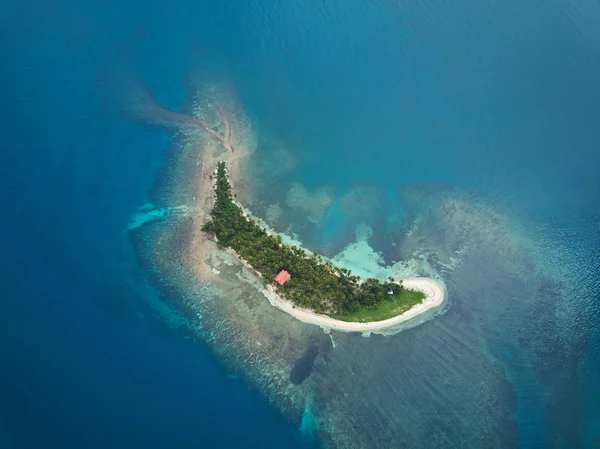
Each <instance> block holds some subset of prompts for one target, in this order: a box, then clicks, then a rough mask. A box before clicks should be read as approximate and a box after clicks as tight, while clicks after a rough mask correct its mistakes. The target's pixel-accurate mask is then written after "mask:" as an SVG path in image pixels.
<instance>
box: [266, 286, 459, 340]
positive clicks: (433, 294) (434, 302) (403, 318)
mask: <svg viewBox="0 0 600 449" xmlns="http://www.w3.org/2000/svg"><path fill="white" fill-rule="evenodd" d="M402 285H403V286H404V288H407V289H409V290H419V291H422V292H423V293H425V299H424V300H423V302H422V303H420V304H417V305H416V306H414V307H412V308H410V309H409V310H407V311H406V312H404V313H401V314H400V315H397V316H395V317H393V318H388V319H387V320H381V321H368V322H366V323H358V322H350V321H342V320H336V319H335V318H331V317H330V316H327V315H322V314H318V313H315V312H313V311H311V310H309V309H303V308H301V307H297V306H295V305H294V304H293V303H292V302H290V301H287V300H285V299H283V298H282V297H281V296H279V295H278V294H277V292H276V291H275V289H274V288H273V286H271V285H269V286H267V288H266V289H264V291H263V294H265V296H266V297H267V299H268V300H269V302H270V303H271V305H272V306H273V307H276V308H277V309H279V310H281V311H282V312H285V313H287V314H289V315H292V316H293V317H294V318H296V319H297V320H300V321H302V322H303V323H307V324H314V325H316V326H319V327H321V328H322V329H324V330H326V331H327V330H336V331H339V332H363V333H364V332H368V333H371V332H375V333H378V332H377V331H381V330H384V329H389V328H393V327H396V326H399V325H401V324H404V323H406V322H408V321H410V320H412V319H414V318H416V317H418V316H421V315H423V314H424V313H425V312H427V311H434V309H436V310H441V308H442V306H443V305H444V304H445V303H446V301H447V299H448V292H447V291H446V286H445V285H444V283H442V282H441V281H438V280H436V279H432V278H409V279H402Z"/></svg>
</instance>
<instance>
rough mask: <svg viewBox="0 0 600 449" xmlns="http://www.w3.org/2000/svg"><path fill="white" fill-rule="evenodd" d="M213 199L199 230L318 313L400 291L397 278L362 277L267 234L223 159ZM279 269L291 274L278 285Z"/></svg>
mask: <svg viewBox="0 0 600 449" xmlns="http://www.w3.org/2000/svg"><path fill="white" fill-rule="evenodd" d="M215 194H216V201H215V205H214V207H213V210H212V212H211V220H210V221H209V222H207V223H206V224H204V226H203V227H202V230H203V231H205V232H207V233H210V234H213V235H215V236H216V238H217V244H218V245H219V247H229V248H232V249H233V250H235V251H236V252H237V254H238V255H239V256H240V257H242V258H243V259H244V260H246V261H247V262H248V263H250V265H252V267H253V268H254V269H256V270H257V271H259V272H260V273H261V274H262V279H263V282H264V283H265V284H273V285H275V287H276V288H277V292H278V293H279V294H280V295H281V296H282V297H284V298H286V299H288V300H290V301H292V302H293V303H294V304H296V305H298V306H301V307H308V308H311V309H313V310H314V311H316V312H319V313H329V314H343V313H345V312H351V311H355V310H357V309H358V308H359V307H360V306H365V307H368V308H376V307H377V305H378V304H379V303H380V302H381V301H384V300H389V299H390V298H392V295H390V294H389V292H390V291H391V292H393V293H394V295H396V294H399V293H401V292H402V286H401V285H399V284H398V283H395V282H392V279H390V282H381V281H379V280H377V279H367V280H365V281H364V282H360V279H359V278H358V277H357V276H353V275H352V273H351V272H350V270H347V269H344V268H337V267H335V266H334V265H333V264H332V263H331V262H329V261H324V260H323V259H322V258H321V257H320V256H319V255H316V254H309V253H307V252H305V251H304V250H302V249H300V248H296V247H294V246H287V245H284V244H283V242H282V240H281V236H279V235H271V234H269V233H267V231H266V230H265V229H264V228H262V227H261V226H260V225H259V224H258V223H257V222H256V221H255V220H253V219H252V218H250V217H247V216H246V215H244V213H243V211H242V209H241V208H240V207H239V206H238V205H237V204H236V203H235V202H234V201H233V194H232V190H231V185H230V184H229V179H228V176H227V171H226V167H225V163H224V162H220V163H219V164H218V166H217V178H216V188H215ZM281 270H286V271H288V272H289V273H290V275H291V278H290V280H289V281H288V282H286V283H285V284H284V285H282V286H280V285H279V284H277V283H275V282H274V279H275V277H276V276H277V274H278V273H279V272H280V271H281Z"/></svg>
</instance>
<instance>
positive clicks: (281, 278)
mask: <svg viewBox="0 0 600 449" xmlns="http://www.w3.org/2000/svg"><path fill="white" fill-rule="evenodd" d="M290 277H291V276H290V273H288V272H287V271H285V270H281V271H280V272H279V274H278V275H277V276H276V277H275V282H278V283H279V285H283V284H285V283H286V282H287V281H289V280H290Z"/></svg>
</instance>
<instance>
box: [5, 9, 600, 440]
mask: <svg viewBox="0 0 600 449" xmlns="http://www.w3.org/2000/svg"><path fill="white" fill-rule="evenodd" d="M0 58H1V60H2V70H0V123H1V124H0V139H1V142H2V150H1V153H0V154H1V158H2V159H1V163H0V207H1V211H2V214H1V215H0V219H1V221H0V226H1V228H0V229H1V230H2V234H1V235H2V242H3V250H2V257H1V258H0V268H1V270H0V273H1V274H2V281H3V282H2V287H3V291H2V295H1V298H2V302H1V306H2V308H1V309H0V447H2V448H4V447H6V448H11V449H12V448H15V449H19V448H36V449H37V448H55V447H60V448H96V447H97V448H100V447H102V448H104V447H128V448H130V447H146V448H159V447H160V448H162V447H182V448H187V447H203V448H204V447H248V448H254V447H256V448H279V447H286V448H288V447H290V448H291V447H313V446H319V445H325V444H328V445H330V446H331V447H344V446H347V447H350V446H352V445H353V444H354V445H356V447H385V448H388V447H389V448H392V447H524V448H529V447H534V448H535V447H540V448H547V447H556V448H563V447H564V448H597V447H600V375H598V373H600V181H599V179H600V5H599V4H598V2H596V1H592V0H579V1H573V0H568V1H567V0H553V1H549V2H548V1H546V2H541V1H531V2H522V1H514V0H509V1H505V2H493V1H491V0H482V1H479V2H475V3H474V2H466V1H462V0H461V1H454V2H451V1H449V0H433V1H430V2H409V1H405V0H401V1H394V2H392V1H380V2H365V1H356V0H344V1H340V0H333V1H329V2H318V1H312V0H311V1H304V2H298V1H259V0H248V1H230V2H208V1H202V0H200V1H196V2H180V3H173V2H167V1H164V0H151V1H149V2H145V3H144V4H143V5H142V4H140V3H139V2H132V1H127V0H125V1H121V2H106V1H105V2H95V3H93V2H89V1H86V0H83V1H77V2H75V1H50V2H39V1H35V2H34V1H29V0H26V1H24V2H19V3H18V4H17V3H13V4H10V5H8V4H7V5H3V6H2V13H1V14H0ZM198 73H202V74H203V76H210V77H211V78H212V79H216V80H220V81H222V82H223V83H225V84H226V85H227V86H229V88H230V89H231V91H235V98H236V99H237V101H238V102H239V105H240V108H243V109H244V110H245V111H246V114H247V116H248V117H249V120H250V121H251V122H252V129H253V132H254V133H255V139H256V142H257V144H256V146H257V148H256V152H255V155H254V164H255V165H254V166H253V168H252V171H251V173H253V174H254V175H255V185H254V186H253V194H254V199H253V203H252V204H250V207H253V206H254V210H255V211H256V213H257V214H258V215H262V216H267V215H268V213H267V212H268V210H269V209H268V206H269V205H278V207H280V208H281V209H282V210H283V211H284V212H285V214H284V215H285V217H284V218H282V219H281V221H280V222H279V224H278V225H277V226H278V230H280V231H287V232H289V233H293V234H294V236H295V237H297V238H299V239H300V240H301V241H302V242H304V244H305V245H306V246H308V247H309V248H311V249H317V250H319V251H320V252H322V253H324V254H326V255H328V256H332V257H333V256H335V255H336V254H338V253H340V252H341V251H342V250H343V249H344V248H345V247H346V246H347V245H348V244H349V243H352V242H354V241H355V240H356V234H357V230H360V229H365V228H369V229H370V231H371V232H372V236H371V237H370V238H369V240H368V242H369V245H370V247H371V248H372V250H373V251H376V252H378V253H379V257H380V258H381V260H382V263H392V262H394V261H397V260H403V259H406V258H416V259H419V260H424V261H428V262H429V263H431V266H433V267H434V268H435V269H436V273H437V274H439V276H440V278H442V279H443V280H444V281H445V282H446V284H447V285H448V289H449V293H450V303H449V307H448V310H447V311H446V313H445V314H443V315H442V316H439V317H436V318H434V319H432V320H431V321H428V322H427V323H425V324H422V325H420V326H418V327H415V328H413V329H409V330H407V331H405V332H401V333H399V334H397V335H393V336H371V337H369V338H363V337H361V336H360V335H343V334H339V335H338V334H336V335H333V336H331V337H330V336H328V335H325V334H324V333H323V332H322V331H320V330H319V329H318V328H314V329H312V328H310V327H309V326H307V327H301V328H300V327H298V328H297V332H296V331H294V332H295V333H294V332H291V333H293V336H292V337H290V339H291V340H293V344H290V348H291V349H290V350H289V352H282V353H281V354H277V355H273V358H272V359H265V365H264V366H266V367H267V368H264V370H263V371H262V372H260V373H259V372H258V371H252V370H250V369H249V368H247V366H246V365H244V364H243V363H241V362H240V363H238V361H237V359H236V358H235V357H232V356H231V353H230V352H227V351H225V350H224V347H225V345H224V344H221V343H220V342H222V341H225V340H223V339H219V338H221V337H219V336H218V335H217V334H218V333H215V334H214V335H217V337H215V338H212V337H211V338H205V336H204V337H203V336H202V335H203V332H195V331H196V330H197V328H194V327H193V326H176V325H173V322H169V321H168V320H165V316H166V314H165V313H160V311H161V310H163V309H164V308H170V307H173V310H175V309H176V307H177V304H176V303H177V301H176V300H174V299H176V298H173V295H174V293H173V291H174V290H172V289H167V288H165V286H167V285H174V284H176V281H175V280H174V279H168V276H167V275H165V278H164V279H158V278H157V274H156V272H151V270H149V269H148V264H147V263H145V262H147V260H144V255H143V254H142V252H141V251H140V250H139V247H140V246H139V245H140V243H139V242H140V238H141V237H140V235H139V234H135V235H134V233H132V232H131V231H128V229H127V228H128V223H129V222H130V219H131V217H132V216H134V215H135V214H136V213H137V211H138V210H139V209H140V207H142V206H143V205H144V204H146V203H148V202H152V201H155V202H156V201H157V198H156V197H157V194H156V192H157V191H164V188H163V185H164V183H165V181H164V180H165V179H166V178H169V176H171V178H169V182H171V183H175V182H177V183H179V184H181V185H183V184H184V183H185V182H186V180H185V179H179V178H175V175H173V174H172V173H173V170H171V171H169V170H170V167H173V166H175V165H176V164H177V163H180V162H178V160H177V158H178V154H179V153H178V148H179V147H178V144H179V142H180V140H178V139H180V136H179V135H178V134H177V133H176V131H174V130H173V129H169V128H165V127H158V126H153V125H150V124H148V123H142V122H140V121H139V120H137V121H136V120H134V119H132V117H131V114H127V113H125V112H124V109H126V108H124V106H123V105H124V104H127V105H131V103H132V101H134V102H135V101H137V107H139V108H140V110H144V111H147V110H149V109H150V108H151V105H152V104H154V103H153V102H155V103H156V104H160V105H161V106H162V107H163V108H165V109H168V110H171V111H175V112H182V113H189V111H190V109H191V104H192V101H193V100H194V98H193V92H192V91H193V89H192V87H191V86H193V80H194V79H195V77H197V76H198V75H197V74H198ZM132 98H133V99H134V100H131V99H132ZM148 98H151V99H152V101H146V102H144V101H141V100H140V99H146V100H147V99H148ZM170 188H173V187H170ZM161 189H163V190H161ZM299 189H300V190H299ZM290 191H292V192H296V193H297V192H299V191H303V192H307V193H306V195H304V194H303V195H304V196H302V195H301V196H302V198H303V201H304V203H302V204H301V205H300V206H298V204H299V203H298V202H297V201H296V202H294V201H292V200H291V199H290V195H291V194H290V193H289V192H290ZM317 192H322V193H323V192H325V193H323V197H326V198H328V200H327V201H324V202H325V203H326V206H323V207H321V206H322V204H320V205H319V204H316V203H315V201H313V202H312V203H311V202H310V201H312V200H310V198H314V197H318V195H316V193H317ZM307 198H308V199H307ZM309 203H310V204H312V205H311V206H306V204H309ZM163 205H164V206H179V204H175V203H173V204H171V203H167V202H165V204H163ZM313 206H314V207H313ZM156 226H161V225H160V224H158V222H157V224H156ZM277 226H276V227H277ZM146 229H149V228H146ZM145 232H147V234H148V235H150V234H151V233H157V232H159V231H158V230H156V229H155V228H152V229H149V230H147V231H145ZM157 279H158V280H157ZM161 307H162V308H163V309H161ZM169 310H171V309H169ZM174 313H175V312H174ZM274 316H275V318H274V321H276V322H277V323H278V324H277V326H279V325H282V323H284V324H285V323H288V322H287V321H285V320H286V319H287V318H285V317H281V318H280V317H279V315H277V314H275V315H274ZM204 325H206V326H207V328H211V326H214V325H215V323H214V322H213V323H211V322H210V318H209V317H208V315H207V318H206V323H204ZM285 325H286V326H287V325H288V324H285ZM273 326H274V327H275V326H276V325H275V324H274V325H273ZM282 326H283V325H282ZM290 326H299V324H297V323H296V324H290ZM294 329H296V328H294ZM264 331H265V334H266V335H269V330H268V329H265V330H264ZM214 332H217V331H216V330H215V331H214ZM265 338H266V339H268V338H269V337H265ZM330 339H331V341H332V342H333V345H334V346H332V347H329V346H327V347H326V346H325V343H324V342H327V344H329V343H328V342H329V341H330ZM219 345H221V347H219ZM227 347H228V348H229V349H231V348H233V349H232V351H234V350H238V347H237V346H235V344H234V343H232V344H231V345H227ZM316 347H318V348H319V350H318V356H316V358H315V357H312V355H313V354H314V348H316ZM240 348H241V347H240ZM323 348H326V349H323ZM241 351H242V349H239V351H238V352H239V353H240V354H241V353H242V352H241ZM303 353H305V354H309V355H311V356H310V357H308V358H309V359H310V363H311V364H313V363H314V366H312V365H311V366H312V370H313V371H312V374H311V375H310V376H309V377H308V379H307V380H306V381H304V382H302V385H301V388H302V389H301V390H294V392H295V393H294V394H295V395H296V396H294V397H297V395H300V394H302V395H304V396H303V397H304V398H305V402H304V403H303V404H304V405H303V406H302V407H303V408H304V414H303V415H302V419H301V420H300V421H299V420H298V419H296V418H294V414H293V413H291V412H290V411H289V410H287V409H283V408H281V407H279V404H281V403H284V402H285V401H286V400H288V399H289V397H287V399H286V394H288V393H286V392H285V391H283V389H280V390H279V391H278V390H277V388H279V387H269V388H272V389H271V390H269V389H268V388H267V387H264V386H265V385H267V383H268V382H265V381H264V379H266V378H267V377H269V376H270V375H271V374H269V373H271V372H272V371H267V369H268V368H269V367H272V366H275V364H277V366H280V365H281V364H284V365H285V363H288V364H289V368H290V370H291V369H292V368H293V367H294V366H299V365H298V364H299V363H302V360H306V358H304V359H303V358H302V357H299V356H298V355H297V354H303ZM294 359H295V360H296V362H294ZM294 363H295V365H294ZM269 364H270V365H269ZM261 376H262V377H261ZM294 388H295V387H294ZM290 391H291V390H290ZM308 418H311V419H308ZM309 421H310V422H309ZM319 423H322V424H321V426H322V427H321V429H322V430H319V425H320V424H319Z"/></svg>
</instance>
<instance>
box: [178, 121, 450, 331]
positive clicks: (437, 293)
mask: <svg viewBox="0 0 600 449" xmlns="http://www.w3.org/2000/svg"><path fill="white" fill-rule="evenodd" d="M225 122H226V123H227V124H228V125H230V124H229V123H228V121H227V120H225ZM207 134H209V135H210V136H211V137H212V138H213V139H214V140H213V141H212V142H210V140H212V139H210V138H209V140H208V141H207V140H205V139H203V140H204V151H203V152H202V154H201V155H200V157H199V160H198V162H197V165H198V172H199V173H198V174H199V175H200V176H199V177H200V182H199V183H198V190H197V196H196V197H195V198H194V200H195V201H194V202H195V206H196V207H195V209H196V217H197V218H200V220H198V221H197V225H196V226H197V229H198V231H199V228H200V227H201V225H202V223H203V222H204V221H205V220H206V218H208V216H209V214H210V210H211V209H212V206H213V204H214V201H213V192H214V179H212V178H213V176H212V175H214V166H215V165H216V162H218V160H224V161H225V162H226V163H227V166H228V175H229V178H230V183H231V184H232V187H233V188H234V189H235V187H236V186H240V185H243V180H242V179H241V177H242V176H241V175H242V173H241V163H242V160H243V159H245V158H246V157H247V156H248V154H247V152H248V151H247V150H248V149H247V148H244V145H236V150H237V151H235V152H234V151H232V144H231V139H232V137H233V138H234V139H235V134H234V135H233V136H232V135H231V131H229V133H226V134H228V139H227V141H228V142H227V143H229V145H227V146H226V145H224V144H223V141H222V140H221V139H219V138H216V137H215V136H214V135H213V134H212V133H207ZM215 140H216V142H215ZM209 142H210V143H209ZM211 143H212V145H211ZM215 144H216V145H215ZM219 144H220V145H222V146H223V147H225V148H224V149H225V152H224V153H225V154H221V155H220V156H217V154H215V153H216V152H217V151H218V150H217V148H218V146H219ZM236 203H238V202H237V201H236ZM239 206H240V207H241V208H242V210H243V211H244V213H246V214H247V215H248V216H251V217H252V218H253V219H257V221H259V222H260V223H261V225H266V223H264V221H263V220H262V219H259V218H258V217H254V216H253V215H252V213H251V212H250V211H249V210H247V209H246V208H244V207H243V206H242V205H241V204H239ZM265 230H267V232H269V233H275V232H274V231H273V230H272V229H270V228H269V226H265ZM202 234H203V232H198V234H197V235H196V236H197V237H199V238H198V239H194V240H196V245H197V247H196V251H198V252H199V254H198V253H197V254H198V255H201V254H202V255H203V256H204V257H200V258H199V259H197V258H193V259H195V260H193V259H192V260H190V262H192V263H193V265H196V266H195V271H196V273H197V274H198V275H199V278H200V279H203V280H204V281H205V282H206V281H208V282H210V280H211V278H213V276H215V275H216V273H215V272H214V271H213V269H212V268H211V267H210V264H209V263H208V262H207V260H206V259H205V258H206V257H208V256H210V254H211V253H213V252H214V251H223V250H219V249H218V248H217V245H216V244H215V242H213V241H211V239H208V238H207V237H206V236H204V235H202ZM277 234H278V233H277ZM285 237H287V236H285ZM286 240H287V238H286ZM298 243H299V242H295V241H294V242H293V244H296V245H297V244H298ZM288 244H289V243H288ZM300 247H301V246H300ZM302 249H303V250H304V251H306V249H304V248H302ZM225 251H226V252H231V253H232V255H233V256H234V257H235V259H236V260H238V261H239V262H240V263H241V264H242V265H244V266H245V268H247V269H248V270H249V271H250V272H251V273H252V275H253V276H256V277H257V278H258V279H260V275H259V274H258V273H257V272H256V270H254V268H253V267H252V266H250V264H248V263H247V262H246V261H245V260H243V259H242V258H241V257H239V256H238V255H237V253H235V251H233V250H231V249H230V248H227V249H225ZM198 262H200V263H199V264H198ZM402 283H403V286H404V287H405V288H407V289H410V290H419V291H422V292H423V293H425V295H426V296H425V299H424V300H423V302H421V303H420V304H417V305H415V306H414V307H412V308H411V309H409V310H407V311H406V312H404V313H402V314H400V315H397V316H395V317H393V318H388V319H386V320H381V321H370V322H365V323H360V322H349V321H342V320H337V319H335V318H332V317H330V316H327V315H322V314H318V313H315V312H313V311H311V310H309V309H303V308H300V307H297V306H295V305H294V304H293V303H291V302H290V301H287V300H285V299H283V298H282V297H281V296H279V295H278V294H277V293H276V291H275V289H274V287H273V286H272V285H268V286H267V287H266V288H264V287H263V288H259V291H260V292H261V293H262V294H263V295H264V296H266V297H267V299H268V300H269V303H270V304H271V305H272V306H273V307H275V308H277V309H279V310H281V311H282V312H285V313H287V314H288V315H291V316H292V317H294V318H296V319H297V320H299V321H301V322H303V323H307V324H314V325H316V326H319V327H321V328H322V329H324V330H325V331H327V332H328V331H330V330H332V329H333V330H337V331H340V332H362V333H366V334H370V333H384V334H390V333H396V332H394V331H393V329H394V328H398V327H400V326H402V325H404V326H405V327H412V326H414V325H417V324H420V323H421V322H423V321H424V319H425V318H427V317H433V316H435V315H437V314H438V313H439V312H440V311H442V310H443V306H444V304H445V303H446V300H447V296H448V295H447V291H446V287H445V285H444V283H443V282H441V281H438V280H435V279H433V278H425V277H423V278H407V279H402ZM426 312H429V313H426ZM417 318H421V319H422V321H419V320H417ZM411 324H412V325H411ZM382 331H387V332H382Z"/></svg>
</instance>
